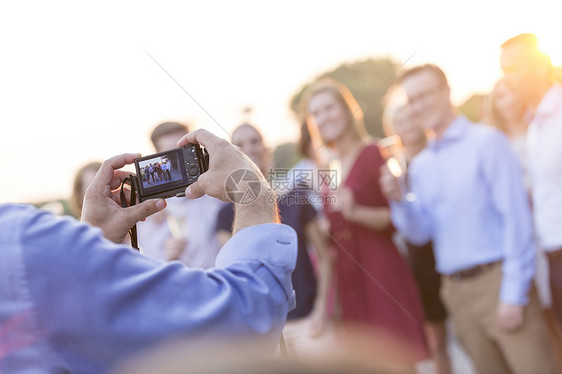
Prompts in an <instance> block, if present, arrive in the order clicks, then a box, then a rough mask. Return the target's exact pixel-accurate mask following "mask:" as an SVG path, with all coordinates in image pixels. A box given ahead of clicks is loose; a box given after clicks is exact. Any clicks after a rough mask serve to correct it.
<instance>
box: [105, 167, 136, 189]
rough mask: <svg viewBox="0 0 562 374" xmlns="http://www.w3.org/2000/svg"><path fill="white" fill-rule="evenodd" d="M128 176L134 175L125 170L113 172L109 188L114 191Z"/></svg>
mask: <svg viewBox="0 0 562 374" xmlns="http://www.w3.org/2000/svg"><path fill="white" fill-rule="evenodd" d="M129 175H133V176H134V175H135V173H131V172H130V171H127V170H115V172H114V173H113V178H112V179H111V182H109V188H111V189H112V190H115V189H117V188H119V187H121V183H123V180H125V178H127V177H128V176H129Z"/></svg>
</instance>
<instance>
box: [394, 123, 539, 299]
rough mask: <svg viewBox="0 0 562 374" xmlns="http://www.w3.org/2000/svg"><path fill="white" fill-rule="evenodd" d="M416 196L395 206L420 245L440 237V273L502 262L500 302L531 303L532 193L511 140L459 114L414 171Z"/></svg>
mask: <svg viewBox="0 0 562 374" xmlns="http://www.w3.org/2000/svg"><path fill="white" fill-rule="evenodd" d="M408 177H409V182H410V186H411V191H412V192H413V194H414V195H413V196H414V198H413V199H403V200H402V201H401V202H399V203H397V202H394V203H391V209H392V221H393V223H394V225H395V226H396V227H397V228H398V230H399V231H400V232H401V233H402V234H403V235H404V236H405V237H406V238H407V239H408V240H409V241H411V242H413V243H414V244H418V245H422V244H424V243H426V242H428V241H430V240H433V242H434V249H435V258H436V264H437V270H438V271H439V272H440V273H442V274H451V273H454V272H456V271H459V270H463V269H468V268H471V267H473V266H476V265H480V264H485V263H490V262H494V261H498V260H503V269H502V270H503V278H502V284H501V291H500V300H501V301H502V302H505V303H508V304H512V305H522V304H526V303H527V301H528V298H527V292H528V290H529V286H530V282H531V278H532V277H533V274H534V267H535V262H534V260H535V245H534V242H533V232H532V221H531V213H530V207H529V201H528V197H527V195H526V192H525V189H524V187H523V176H522V171H521V167H520V165H519V163H518V161H517V158H516V156H515V154H514V152H513V150H512V148H511V147H510V144H509V141H508V140H507V138H506V137H505V136H504V135H503V134H502V133H500V132H499V131H498V130H496V129H494V128H491V127H489V126H484V125H479V124H474V123H471V122H470V121H469V120H468V119H466V118H465V117H463V116H459V117H457V118H456V119H455V121H454V122H453V123H452V124H451V125H450V126H449V128H448V129H447V130H446V131H445V133H444V134H443V135H442V137H441V138H440V139H438V140H436V141H432V142H430V143H429V144H428V146H427V147H426V149H424V150H423V151H422V152H421V153H420V154H419V155H418V156H417V157H416V158H415V159H414V160H413V162H412V163H411V165H410V168H409V171H408Z"/></svg>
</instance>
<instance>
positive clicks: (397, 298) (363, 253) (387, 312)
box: [324, 144, 428, 360]
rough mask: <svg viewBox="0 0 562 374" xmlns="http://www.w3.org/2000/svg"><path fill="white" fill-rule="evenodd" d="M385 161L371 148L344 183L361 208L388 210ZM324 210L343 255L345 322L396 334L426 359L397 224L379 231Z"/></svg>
mask: <svg viewBox="0 0 562 374" xmlns="http://www.w3.org/2000/svg"><path fill="white" fill-rule="evenodd" d="M383 163H384V160H383V158H382V156H381V154H380V152H379V150H378V147H377V146H376V145H375V144H369V145H367V146H366V147H365V148H364V149H363V150H362V151H361V153H360V154H359V156H358V158H357V160H356V161H355V164H354V165H353V167H352V169H351V171H350V172H349V173H348V176H347V179H346V180H345V181H344V185H345V186H346V187H347V188H350V189H351V190H352V191H353V196H354V198H355V203H356V204H358V205H363V206H371V207H385V206H388V203H387V201H386V199H385V197H384V195H383V194H382V192H381V190H380V187H379V174H380V173H379V169H380V167H381V165H383ZM328 200H329V199H325V201H328ZM324 208H325V210H326V214H327V216H328V219H329V221H330V231H331V236H332V245H333V247H334V250H335V251H336V253H337V255H336V278H337V288H338V295H339V300H340V304H341V308H342V318H343V321H344V322H345V323H346V324H359V325H362V326H364V327H366V326H370V327H372V328H374V329H376V330H378V331H382V332H384V333H389V334H392V335H393V336H395V337H396V338H398V339H400V340H403V341H406V342H408V343H409V344H410V345H411V346H412V347H413V348H414V349H415V350H416V352H417V353H418V355H419V357H418V358H419V359H420V360H421V359H425V358H427V357H428V351H427V344H426V340H425V334H424V330H423V323H424V322H423V310H422V307H421V303H420V299H419V295H418V291H417V288H416V285H415V283H414V280H413V277H412V274H411V272H410V269H409V267H408V265H407V263H406V261H405V260H404V259H403V258H402V257H401V255H400V254H399V253H398V250H397V249H396V247H395V246H394V244H393V243H392V240H391V236H392V233H393V228H392V226H391V225H389V227H388V228H387V229H386V230H384V231H375V230H372V229H369V228H367V227H364V226H361V225H359V224H355V223H352V222H349V221H347V220H345V219H344V218H343V216H342V214H341V212H338V211H334V210H333V209H331V207H330V206H329V205H326V206H325V207H324Z"/></svg>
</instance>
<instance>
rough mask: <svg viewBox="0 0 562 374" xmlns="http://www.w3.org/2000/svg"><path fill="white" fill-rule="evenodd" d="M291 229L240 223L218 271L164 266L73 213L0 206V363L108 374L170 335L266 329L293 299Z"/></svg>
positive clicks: (271, 332)
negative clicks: (65, 214)
mask: <svg viewBox="0 0 562 374" xmlns="http://www.w3.org/2000/svg"><path fill="white" fill-rule="evenodd" d="M296 255H297V238H296V234H295V232H294V230H293V229H291V228H290V227H288V226H285V225H280V224H264V225H258V226H252V227H248V228H245V229H243V230H240V232H239V233H237V234H236V235H234V236H233V237H232V239H231V240H229V241H228V242H227V243H226V244H225V246H224V247H223V249H222V250H221V253H220V254H219V256H218V257H217V260H216V268H215V269H210V270H205V271H204V270H200V271H198V270H192V269H188V268H186V267H185V266H183V265H182V264H181V263H179V262H177V261H174V262H170V263H164V262H161V261H158V260H154V259H151V258H148V257H145V256H143V255H141V254H140V253H138V252H135V251H133V250H131V249H129V248H128V247H126V246H122V245H116V244H114V243H112V242H110V241H108V240H106V239H104V238H103V237H102V234H101V231H100V230H99V229H96V228H92V227H90V226H88V225H86V224H82V223H78V222H76V221H74V220H71V219H61V218H58V217H55V216H53V215H51V214H50V213H46V212H41V211H37V210H35V209H33V208H31V207H26V206H20V205H0V372H2V373H55V372H56V373H59V372H73V373H104V372H106V371H107V370H109V369H110V368H111V367H112V366H113V365H114V364H115V363H117V362H118V361H120V360H122V359H123V358H126V357H127V356H129V355H130V354H132V353H134V352H137V351H139V350H141V349H144V348H146V347H148V346H150V345H152V344H154V343H156V342H161V341H162V340H163V339H169V338H178V337H203V336H205V337H209V336H213V335H215V334H216V335H225V334H226V335H240V334H244V335H250V336H256V335H258V336H260V337H263V336H265V338H266V339H268V342H270V343H271V345H270V347H271V348H274V345H275V344H276V342H277V340H278V338H279V335H280V332H281V329H282V327H283V325H284V323H285V318H286V316H287V312H288V310H289V309H290V307H292V306H293V305H294V292H293V290H292V286H291V272H292V271H293V269H294V266H295V262H296Z"/></svg>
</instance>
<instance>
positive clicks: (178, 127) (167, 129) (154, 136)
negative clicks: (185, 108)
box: [150, 122, 189, 148]
mask: <svg viewBox="0 0 562 374" xmlns="http://www.w3.org/2000/svg"><path fill="white" fill-rule="evenodd" d="M180 132H182V133H184V134H187V133H188V132H189V127H188V126H187V125H184V124H183V123H179V122H163V123H161V124H159V125H158V126H156V127H155V128H154V130H152V133H151V134H150V140H151V141H152V145H153V146H154V148H157V147H156V142H157V141H158V139H160V138H161V137H163V136H166V135H170V134H175V133H180Z"/></svg>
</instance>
